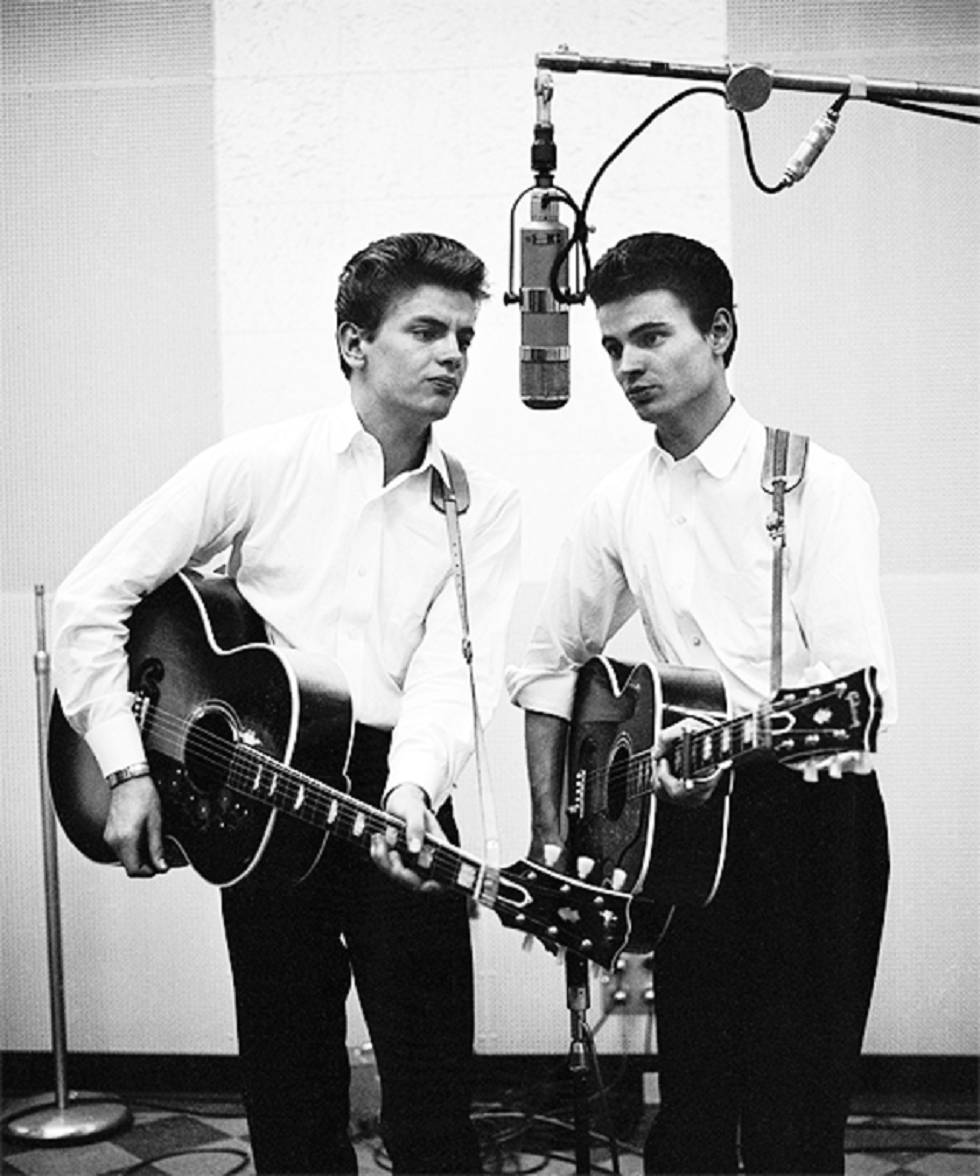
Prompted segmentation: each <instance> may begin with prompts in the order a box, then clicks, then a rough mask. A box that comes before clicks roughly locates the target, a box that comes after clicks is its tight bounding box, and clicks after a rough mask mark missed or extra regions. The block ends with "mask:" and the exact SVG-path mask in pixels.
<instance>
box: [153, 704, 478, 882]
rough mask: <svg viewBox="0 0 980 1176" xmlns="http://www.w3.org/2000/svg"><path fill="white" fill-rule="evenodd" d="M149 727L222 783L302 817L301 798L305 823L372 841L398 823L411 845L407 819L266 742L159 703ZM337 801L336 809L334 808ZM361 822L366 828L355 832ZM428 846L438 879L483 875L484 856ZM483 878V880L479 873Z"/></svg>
mask: <svg viewBox="0 0 980 1176" xmlns="http://www.w3.org/2000/svg"><path fill="white" fill-rule="evenodd" d="M148 727H149V731H148V736H149V737H150V739H151V742H152V736H153V735H154V734H158V735H162V736H164V737H169V738H170V739H173V740H175V741H176V743H177V744H178V746H179V745H182V746H183V748H184V755H183V757H182V756H180V755H173V756H171V758H173V759H175V760H177V761H178V762H186V756H187V753H188V752H190V753H191V754H192V755H193V756H194V757H195V758H197V759H198V760H199V761H200V762H201V764H202V765H204V766H206V767H210V768H214V769H215V770H216V771H217V772H218V773H219V774H220V776H221V778H222V783H224V784H226V785H227V786H228V787H230V788H231V789H232V790H233V791H234V792H236V793H239V794H241V795H243V796H247V797H251V798H252V799H253V800H257V801H259V802H261V803H263V804H265V805H267V806H269V807H271V808H274V809H276V810H277V811H281V812H285V813H286V815H288V816H296V817H297V819H300V820H302V819H303V818H302V817H299V816H298V814H297V813H296V812H295V811H293V812H291V811H290V809H291V808H292V809H295V807H296V806H297V803H299V804H301V805H302V807H303V809H304V810H306V811H307V812H309V813H310V814H311V815H312V816H313V818H314V819H312V820H307V821H305V822H304V823H307V824H311V825H315V826H316V827H318V828H323V829H332V830H334V831H336V832H338V833H340V834H341V835H343V836H344V837H346V838H347V839H348V840H350V841H353V842H355V843H356V842H367V841H369V840H370V837H371V835H373V834H374V833H384V832H386V831H387V829H389V828H395V829H397V830H398V833H399V841H398V846H397V847H398V848H404V846H405V840H404V829H405V822H404V821H403V820H402V819H401V818H400V817H395V816H392V815H390V814H388V813H385V812H383V811H382V810H380V809H377V808H374V807H373V806H371V805H369V804H367V803H366V802H364V801H361V800H359V799H358V798H357V797H355V796H352V795H350V793H348V792H345V791H342V790H340V789H337V788H334V787H332V786H331V785H329V784H327V783H325V782H324V781H323V780H318V779H317V778H316V777H314V776H308V775H306V774H305V773H303V772H300V771H299V770H298V769H296V768H293V767H291V766H289V765H288V764H284V763H282V762H281V761H279V760H277V759H275V758H274V757H273V756H270V755H269V754H268V753H267V752H265V751H264V750H262V749H260V748H256V747H252V746H250V745H248V744H246V743H244V742H242V741H241V740H236V739H228V738H224V737H222V736H219V735H216V734H215V733H213V732H211V731H208V730H207V729H205V728H202V727H200V726H199V725H197V724H196V722H195V721H194V720H188V719H185V718H183V717H182V716H180V715H177V714H174V713H172V712H169V711H167V710H166V709H165V708H163V707H161V706H159V704H157V705H154V706H153V708H152V710H151V718H150V720H149V723H148ZM282 786H285V788H283V787H282ZM284 794H285V801H283V795H284ZM277 799H278V800H279V803H277ZM334 806H336V810H335V811H332V810H333V809H334ZM342 817H343V818H344V820H342V819H341V818H342ZM358 828H359V829H360V830H361V832H360V834H359V833H357V832H355V829H358ZM425 846H426V848H427V849H428V850H429V851H430V852H431V854H432V864H431V866H427V867H426V872H427V873H431V874H432V875H434V876H436V879H437V880H445V881H455V880H457V879H458V876H459V872H460V870H459V866H460V864H465V865H468V866H470V867H472V868H473V869H474V871H475V873H476V874H477V875H478V876H479V875H480V873H481V872H482V871H483V870H484V867H483V866H482V863H480V861H479V860H478V859H476V858H472V857H471V856H470V855H468V854H466V853H465V852H464V851H462V850H459V849H457V848H456V847H455V846H451V845H448V844H447V843H444V842H441V841H438V840H436V839H434V838H431V837H429V836H428V835H427V836H426V838H425ZM450 857H457V858H458V859H459V861H458V863H455V862H453V861H451V860H448V859H449V858H450ZM477 880H478V881H479V880H480V879H479V877H478V878H477ZM491 881H492V879H491ZM477 897H479V895H477Z"/></svg>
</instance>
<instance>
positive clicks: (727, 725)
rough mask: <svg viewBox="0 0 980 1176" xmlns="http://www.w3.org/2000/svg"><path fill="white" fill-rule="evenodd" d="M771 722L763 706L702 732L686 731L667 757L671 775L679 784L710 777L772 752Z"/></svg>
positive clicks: (767, 711) (768, 712)
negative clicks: (752, 757)
mask: <svg viewBox="0 0 980 1176" xmlns="http://www.w3.org/2000/svg"><path fill="white" fill-rule="evenodd" d="M770 720H771V710H770V708H769V706H768V705H766V706H763V707H760V708H759V709H758V710H756V711H752V712H751V713H749V714H745V715H740V716H739V717H738V718H737V719H730V720H727V721H726V722H723V723H717V724H715V725H713V726H711V727H707V728H705V729H704V730H702V731H685V732H684V734H683V735H682V736H681V737H680V739H678V740H677V742H676V743H675V744H674V745H673V746H672V747H671V748H670V750H669V752H668V755H667V763H668V767H669V769H670V771H671V774H672V775H674V776H676V777H677V778H678V779H682V780H683V779H689V778H690V777H692V776H697V775H710V774H711V773H712V772H716V771H718V769H719V768H721V767H723V766H725V767H727V766H728V765H734V764H739V763H741V762H742V761H743V760H746V759H748V758H749V757H750V756H753V755H756V754H758V753H759V752H760V751H768V750H771V748H772V728H771V722H770ZM651 772H652V766H651Z"/></svg>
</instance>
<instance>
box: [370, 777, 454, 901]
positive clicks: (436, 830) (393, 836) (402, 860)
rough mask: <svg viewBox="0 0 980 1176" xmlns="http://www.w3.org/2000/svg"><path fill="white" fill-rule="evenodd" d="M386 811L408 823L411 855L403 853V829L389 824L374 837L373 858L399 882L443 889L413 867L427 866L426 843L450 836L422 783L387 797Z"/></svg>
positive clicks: (397, 789)
mask: <svg viewBox="0 0 980 1176" xmlns="http://www.w3.org/2000/svg"><path fill="white" fill-rule="evenodd" d="M384 808H385V812H387V813H390V814H391V815H392V816H393V817H398V818H399V820H401V821H404V823H405V846H404V849H405V851H407V855H406V856H404V857H403V855H402V853H401V852H399V849H398V842H399V828H398V826H396V825H389V826H388V827H387V828H386V829H385V831H384V833H375V834H374V836H373V837H372V838H371V860H372V861H373V862H374V864H375V865H376V866H377V867H378V869H380V870H382V871H384V873H386V874H388V875H389V876H390V877H391V878H394V880H395V881H396V882H400V883H401V884H402V885H403V886H407V887H408V888H409V889H410V890H424V891H430V890H441V889H442V887H441V886H440V885H439V883H438V882H436V881H434V880H433V879H432V878H427V877H423V875H422V874H420V873H419V872H418V871H416V870H414V869H413V868H412V865H413V862H414V861H418V862H419V864H420V865H422V866H423V867H424V866H425V865H426V857H427V848H426V842H427V841H429V842H431V841H443V842H445V840H446V838H445V835H444V834H443V832H442V829H441V828H440V826H439V822H438V821H437V820H436V818H435V815H434V814H433V812H432V810H431V808H430V807H429V803H428V797H427V795H426V793H425V792H424V791H423V789H422V787H421V786H420V785H418V784H409V783H405V784H399V785H398V786H397V787H395V788H393V789H392V790H391V792H389V793H388V796H387V797H386V799H385V804H384Z"/></svg>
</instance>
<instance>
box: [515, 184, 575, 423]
mask: <svg viewBox="0 0 980 1176" xmlns="http://www.w3.org/2000/svg"><path fill="white" fill-rule="evenodd" d="M558 205H559V200H558V199H557V198H556V196H555V194H554V193H553V192H550V191H549V189H547V188H545V189H539V190H536V191H535V192H534V193H533V195H532V196H531V221H530V224H527V225H525V226H524V227H523V228H522V229H521V285H520V305H521V362H520V368H521V371H520V387H521V400H522V401H523V402H524V403H525V404H526V405H527V406H528V408H561V406H562V405H563V404H567V403H568V392H569V356H570V350H569V346H568V306H567V305H566V304H564V303H562V302H559V300H558V299H557V298H556V297H555V293H554V289H553V283H554V284H556V285H558V286H559V288H562V287H565V286H567V284H568V279H567V274H568V265H567V259H563V260H562V264H561V266H559V267H558V271H557V273H554V271H555V266H556V263H557V261H558V258H559V257H560V256H562V251H563V250H564V249H565V247H566V246H567V245H568V229H567V227H566V226H565V225H563V224H562V223H561V220H560V218H559V216H558ZM553 274H554V276H553Z"/></svg>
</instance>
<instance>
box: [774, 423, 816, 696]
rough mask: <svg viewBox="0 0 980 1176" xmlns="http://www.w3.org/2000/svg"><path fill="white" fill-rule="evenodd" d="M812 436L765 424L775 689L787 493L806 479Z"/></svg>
mask: <svg viewBox="0 0 980 1176" xmlns="http://www.w3.org/2000/svg"><path fill="white" fill-rule="evenodd" d="M809 447H810V438H809V437H807V436H806V435H804V434H802V433H790V432H788V431H787V430H786V429H774V428H771V427H770V426H769V425H767V426H766V456H765V460H764V461H763V465H762V489H763V490H764V491H765V493H766V494H771V495H772V510H771V511H770V513H769V515H768V517H767V518H766V530H767V531H768V532H769V538H770V539H771V540H772V643H771V655H770V659H769V678H770V686H771V687H772V692H773V694H775V692H776V691H777V690H778V689H779V688H780V686H781V685H782V678H783V552H784V549H785V547H786V503H785V499H786V495H787V494H789V493H790V491H792V490H795V489H796V487H797V486H799V484H800V483H801V482H802V481H803V474H804V471H805V470H806V455H807V452H808V450H809Z"/></svg>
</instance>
